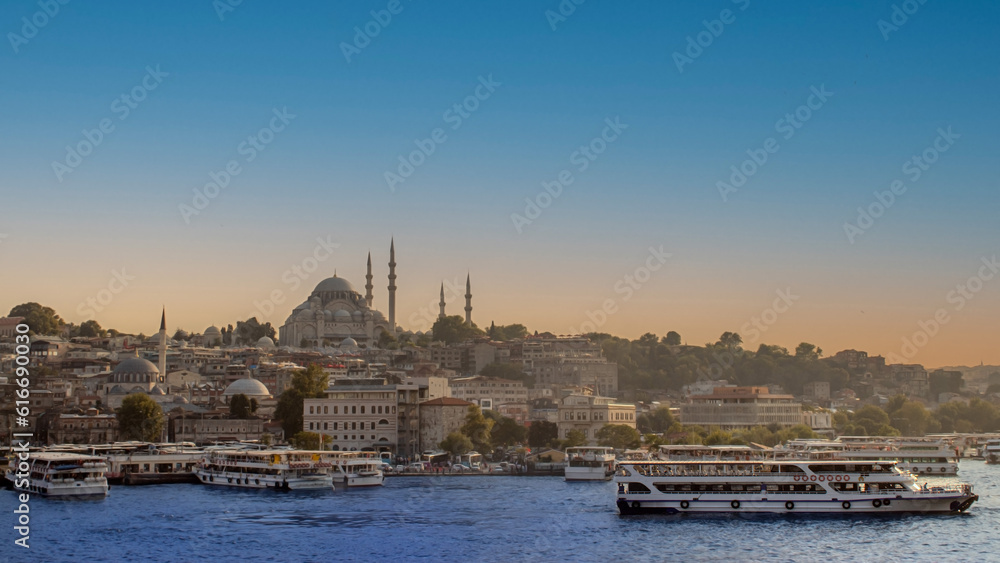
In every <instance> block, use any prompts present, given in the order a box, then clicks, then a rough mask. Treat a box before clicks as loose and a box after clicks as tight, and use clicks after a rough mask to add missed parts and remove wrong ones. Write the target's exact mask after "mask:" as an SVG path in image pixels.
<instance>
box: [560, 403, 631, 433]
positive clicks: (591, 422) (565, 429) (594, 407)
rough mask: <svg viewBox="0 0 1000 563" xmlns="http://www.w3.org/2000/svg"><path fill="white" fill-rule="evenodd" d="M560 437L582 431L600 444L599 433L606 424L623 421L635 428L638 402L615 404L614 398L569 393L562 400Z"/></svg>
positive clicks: (622, 422)
mask: <svg viewBox="0 0 1000 563" xmlns="http://www.w3.org/2000/svg"><path fill="white" fill-rule="evenodd" d="M558 418H559V421H558V422H557V423H556V425H557V426H558V428H559V438H560V439H566V437H567V436H568V435H569V433H570V432H572V431H573V430H579V431H581V432H583V435H584V436H585V437H586V438H587V442H588V444H591V445H594V444H596V443H597V432H598V431H599V430H600V429H601V428H603V427H604V425H606V424H624V425H625V426H629V427H632V428H635V405H633V404H621V403H616V402H615V400H614V399H613V398H612V397H599V396H594V395H567V396H565V397H563V398H562V400H561V401H560V403H559V410H558Z"/></svg>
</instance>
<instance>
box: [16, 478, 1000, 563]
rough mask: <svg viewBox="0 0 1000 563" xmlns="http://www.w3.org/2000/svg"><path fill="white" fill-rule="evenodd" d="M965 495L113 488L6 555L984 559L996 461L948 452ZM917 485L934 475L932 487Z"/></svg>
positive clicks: (995, 494) (39, 523)
mask: <svg viewBox="0 0 1000 563" xmlns="http://www.w3.org/2000/svg"><path fill="white" fill-rule="evenodd" d="M959 475H960V476H959V478H958V479H954V478H952V479H938V481H941V482H954V481H956V480H961V481H966V482H971V483H973V484H974V486H975V488H976V492H977V493H978V494H979V495H980V500H979V502H978V503H976V504H975V505H973V507H972V508H971V509H970V511H969V512H968V513H966V514H961V515H955V516H916V515H902V516H885V517H876V518H872V517H858V516H828V517H793V516H784V515H782V516H690V515H685V516H633V517H622V516H619V515H618V513H617V511H616V510H615V507H614V486H613V485H612V484H611V483H566V482H564V481H563V480H562V479H561V478H558V477H504V476H487V477H479V476H475V477H473V476H464V477H390V478H388V479H387V480H386V485H385V486H384V487H376V488H371V489H352V490H348V491H335V492H277V491H258V490H241V489H229V488H222V487H206V486H202V485H195V484H189V485H157V486H146V487H125V486H116V487H113V488H112V491H111V494H110V496H109V497H108V498H107V499H104V500H98V501H65V500H63V501H55V500H47V499H42V498H38V497H33V500H32V501H31V539H30V543H31V548H30V549H29V550H25V549H23V548H20V547H17V546H15V545H14V543H13V541H14V539H15V534H14V532H13V525H14V524H13V522H14V518H13V514H12V511H13V509H14V500H15V495H14V493H13V492H12V491H0V499H3V503H2V504H3V514H4V515H0V522H4V521H6V522H7V523H8V524H5V525H3V526H2V528H0V529H2V530H3V532H2V533H0V535H2V537H3V540H2V541H3V544H2V545H0V559H2V560H5V561H7V560H9V561H116V562H117V561H143V562H144V561H206V560H207V561H381V560H411V559H423V560H429V561H464V560H474V561H480V560H484V561H545V560H560V561H602V562H614V561H633V560H674V561H677V560H684V561H716V560H736V561H810V560H812V561H824V562H826V561H879V562H886V561H904V562H907V563H912V562H918V561H997V560H1000V541H998V537H997V536H998V529H1000V466H987V465H985V464H984V463H983V462H982V461H970V460H966V461H963V462H962V464H961V468H960V472H959ZM931 482H932V483H933V482H934V481H931Z"/></svg>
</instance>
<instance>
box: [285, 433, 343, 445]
mask: <svg viewBox="0 0 1000 563" xmlns="http://www.w3.org/2000/svg"><path fill="white" fill-rule="evenodd" d="M332 441H333V439H332V438H330V436H328V435H325V434H324V435H323V448H320V446H319V434H317V433H315V432H301V431H300V432H296V433H295V434H293V435H292V439H291V440H289V443H291V444H292V447H293V448H296V449H299V450H319V449H326V446H328V445H330V443H331V442H332Z"/></svg>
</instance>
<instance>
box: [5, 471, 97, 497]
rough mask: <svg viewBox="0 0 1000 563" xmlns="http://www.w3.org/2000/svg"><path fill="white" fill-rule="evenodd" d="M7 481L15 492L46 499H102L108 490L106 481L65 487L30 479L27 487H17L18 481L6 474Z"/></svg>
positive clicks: (86, 481) (90, 481)
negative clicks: (36, 495)
mask: <svg viewBox="0 0 1000 563" xmlns="http://www.w3.org/2000/svg"><path fill="white" fill-rule="evenodd" d="M7 480H8V481H10V483H11V486H12V487H13V489H14V490H15V491H20V492H24V493H31V494H38V495H41V496H43V497H46V498H104V497H106V496H108V490H109V489H110V487H108V482H107V480H106V479H87V480H83V481H76V482H74V483H71V484H66V485H63V484H53V483H52V482H48V481H41V480H38V479H31V480H30V481H29V484H28V486H27V487H18V486H17V485H16V483H17V481H18V479H17V478H16V477H15V476H14V475H13V474H11V473H8V474H7Z"/></svg>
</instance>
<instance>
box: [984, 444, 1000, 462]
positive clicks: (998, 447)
mask: <svg viewBox="0 0 1000 563" xmlns="http://www.w3.org/2000/svg"><path fill="white" fill-rule="evenodd" d="M982 452H983V459H985V460H986V463H1000V440H987V441H986V443H985V444H983V449H982Z"/></svg>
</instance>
